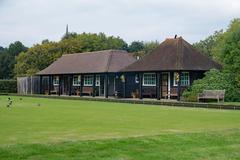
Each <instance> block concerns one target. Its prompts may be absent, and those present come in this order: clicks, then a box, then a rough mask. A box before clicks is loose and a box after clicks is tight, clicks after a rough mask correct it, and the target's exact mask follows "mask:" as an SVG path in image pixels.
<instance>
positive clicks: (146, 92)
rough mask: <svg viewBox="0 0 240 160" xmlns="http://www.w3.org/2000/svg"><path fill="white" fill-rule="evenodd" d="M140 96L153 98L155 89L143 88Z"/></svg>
mask: <svg viewBox="0 0 240 160" xmlns="http://www.w3.org/2000/svg"><path fill="white" fill-rule="evenodd" d="M142 96H143V97H144V96H147V97H149V98H153V97H155V96H156V89H155V87H143V89H142Z"/></svg>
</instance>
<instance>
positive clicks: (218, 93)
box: [198, 90, 225, 103]
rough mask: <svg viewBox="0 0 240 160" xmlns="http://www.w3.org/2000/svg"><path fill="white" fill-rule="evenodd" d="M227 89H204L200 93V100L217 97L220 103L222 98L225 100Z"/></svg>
mask: <svg viewBox="0 0 240 160" xmlns="http://www.w3.org/2000/svg"><path fill="white" fill-rule="evenodd" d="M224 96H225V90H203V92H202V93H200V94H198V102H199V101H200V100H201V99H216V100H217V101H218V103H219V101H220V100H223V102H224Z"/></svg>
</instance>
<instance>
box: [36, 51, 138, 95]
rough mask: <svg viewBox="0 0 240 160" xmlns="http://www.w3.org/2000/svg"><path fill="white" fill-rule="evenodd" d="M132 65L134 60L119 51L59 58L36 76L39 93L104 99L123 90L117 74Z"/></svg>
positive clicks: (69, 55)
mask: <svg viewBox="0 0 240 160" xmlns="http://www.w3.org/2000/svg"><path fill="white" fill-rule="evenodd" d="M135 61H136V59H135V58H133V57H132V56H131V55H129V54H128V53H127V52H126V51H121V50H104V51H97V52H87V53H77V54H67V55H63V56H62V57H61V58H59V59H58V60H57V61H55V62H54V63H52V64H51V65H50V66H49V67H47V68H46V69H44V70H42V71H40V72H38V73H37V75H39V76H40V92H41V94H48V95H50V94H58V95H69V96H70V95H79V96H83V95H90V96H93V97H94V96H105V97H106V98H107V97H108V96H109V95H110V96H112V95H114V94H115V91H116V90H121V89H122V88H123V87H121V85H122V82H121V80H120V78H119V71H120V70H121V69H122V68H124V67H126V66H128V65H129V64H132V63H133V62H135ZM43 79H44V80H43ZM121 92H122V91H121Z"/></svg>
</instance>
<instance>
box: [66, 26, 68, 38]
mask: <svg viewBox="0 0 240 160" xmlns="http://www.w3.org/2000/svg"><path fill="white" fill-rule="evenodd" d="M66 37H68V24H67V27H66Z"/></svg>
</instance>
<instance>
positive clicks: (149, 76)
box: [143, 73, 156, 86]
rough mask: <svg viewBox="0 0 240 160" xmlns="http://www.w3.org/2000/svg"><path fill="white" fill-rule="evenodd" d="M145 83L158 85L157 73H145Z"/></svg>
mask: <svg viewBox="0 0 240 160" xmlns="http://www.w3.org/2000/svg"><path fill="white" fill-rule="evenodd" d="M143 85H144V86H155V85H156V74H154V73H146V74H143Z"/></svg>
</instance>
